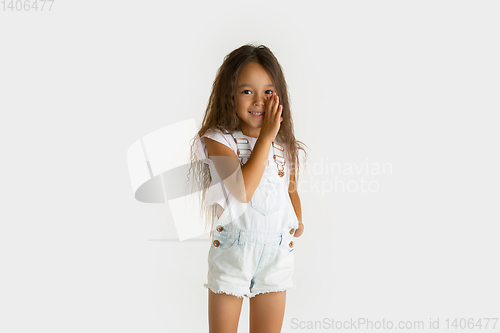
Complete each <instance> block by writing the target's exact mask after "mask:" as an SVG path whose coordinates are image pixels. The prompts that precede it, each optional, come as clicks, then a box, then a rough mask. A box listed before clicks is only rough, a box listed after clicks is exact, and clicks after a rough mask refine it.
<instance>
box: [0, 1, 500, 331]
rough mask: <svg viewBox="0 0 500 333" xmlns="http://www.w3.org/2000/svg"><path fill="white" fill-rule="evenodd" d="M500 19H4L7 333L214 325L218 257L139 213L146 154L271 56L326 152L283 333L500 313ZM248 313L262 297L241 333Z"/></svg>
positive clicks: (92, 10)
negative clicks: (133, 166)
mask: <svg viewBox="0 0 500 333" xmlns="http://www.w3.org/2000/svg"><path fill="white" fill-rule="evenodd" d="M31 2H33V1H31ZM7 4H8V3H7ZM7 4H6V6H7ZM2 5H3V4H2ZM47 6H48V5H47ZM499 10H500V4H499V3H498V2H496V1H308V2H297V3H296V4H295V3H294V4H292V2H285V1H272V2H268V1H262V2H260V1H251V2H234V1H225V2H223V1H198V2H184V3H182V2H180V1H175V2H164V1H141V2H139V1H109V0H108V1H65V2H63V1H55V2H54V3H53V5H52V8H51V10H50V11H48V10H45V11H40V10H39V11H37V12H35V11H33V10H19V11H17V10H13V11H12V10H11V9H9V8H3V7H2V10H1V11H0V42H1V44H0V45H1V46H0V47H1V52H0V94H1V95H0V110H1V115H2V121H1V122H0V135H1V144H2V164H1V167H2V173H1V184H2V191H1V193H2V203H3V204H2V209H1V210H0V211H1V213H0V214H1V216H0V219H1V227H0V228H1V229H0V272H1V273H0V316H1V318H0V331H1V332H9V333H11V332H41V331H43V332H173V331H175V332H208V319H207V317H208V315H207V290H206V289H205V288H204V287H203V283H204V282H205V279H206V273H207V266H208V265H207V263H206V260H207V251H208V248H209V242H208V241H198V242H175V241H165V240H166V239H171V238H175V237H176V231H175V229H174V224H173V223H172V220H171V218H170V217H169V215H168V211H167V212H165V211H163V212H162V213H160V211H161V208H160V207H159V206H160V205H155V204H144V203H140V202H138V201H136V200H135V199H134V196H133V193H132V190H131V185H130V180H129V175H128V169H127V160H126V152H127V149H128V147H129V146H130V145H131V144H132V143H133V142H135V141H136V140H138V139H140V138H141V137H143V136H144V135H146V134H148V133H151V132H153V131H155V130H157V129H159V128H162V127H164V126H167V125H169V124H173V123H175V122H178V121H182V120H185V119H189V118H195V120H196V121H197V124H198V125H199V124H201V120H202V116H203V112H204V110H205V107H206V103H207V101H208V97H209V94H210V89H211V85H212V82H213V79H214V78H215V73H216V71H217V69H218V67H219V66H220V64H221V63H222V60H223V58H224V56H225V55H226V54H228V53H229V52H230V51H232V50H233V49H235V48H237V47H239V46H241V45H243V44H245V43H251V42H253V43H256V44H265V45H267V46H268V47H270V48H271V50H272V51H273V52H274V53H275V55H276V56H277V58H278V60H279V61H280V63H281V65H282V67H283V68H284V71H285V76H286V79H287V81H288V84H289V93H290V96H291V103H292V112H293V117H294V123H295V129H296V136H297V138H298V139H299V140H301V141H303V142H304V143H306V144H307V145H308V147H309V150H308V160H307V164H308V167H307V168H304V170H303V174H302V175H301V177H302V180H303V181H302V182H301V184H300V186H301V187H300V188H299V190H300V191H299V193H300V195H301V200H302V210H303V222H304V225H305V232H304V234H303V236H302V237H300V238H297V242H296V244H297V245H296V246H297V248H296V252H295V253H296V255H295V258H296V268H295V273H294V279H295V283H296V284H297V289H295V290H291V291H289V292H288V293H287V308H286V314H285V319H284V323H283V332H295V331H300V332H309V331H314V332H317V331H328V330H329V329H327V328H326V326H323V327H321V329H319V328H318V326H316V329H312V328H311V326H308V325H311V322H312V321H321V322H322V323H324V322H326V321H325V319H331V318H333V319H335V320H351V319H353V320H356V319H357V318H366V319H368V320H371V321H374V322H375V321H380V322H381V321H382V320H385V321H392V322H393V323H394V325H396V324H397V323H398V321H399V320H405V321H410V322H412V323H413V322H415V321H422V322H423V324H424V325H425V326H424V327H425V328H429V320H430V319H432V320H436V319H440V326H439V329H434V330H435V331H443V332H445V331H448V329H447V326H446V319H449V320H452V319H454V318H458V319H460V318H466V319H469V318H472V319H475V320H477V319H479V318H488V317H489V318H498V317H500V304H499V303H498V299H499V298H500V287H499V284H498V281H499V280H500V276H499V275H500V274H499V273H500V272H499V266H498V253H500V252H499V248H500V244H499V242H498V239H499V230H500V228H499V225H498V224H499V222H500V219H499V217H500V213H499V211H498V203H499V199H500V198H499V197H500V195H499V192H498V188H499V185H500V176H499V172H498V170H499V167H500V159H499V155H498V151H499V150H498V143H499V142H500V135H499V131H498V117H495V116H496V114H497V113H498V112H499V106H500V102H499V98H498V92H499V88H500V81H499V80H498V78H499V77H500V66H499V62H498V59H500V49H499V44H498V40H499V38H500V21H499V20H498V14H499ZM170 144H175V143H172V142H166V143H165V145H170ZM337 166H341V168H340V169H339V168H337ZM387 166H388V168H386V167H387ZM378 167H384V168H385V169H381V170H379V172H377V168H378ZM350 168H352V170H353V173H352V174H350V172H349V170H350ZM331 171H333V172H331ZM343 186H346V187H343ZM363 186H365V187H363ZM363 189H364V190H363ZM162 240H163V241H162ZM248 310H249V308H248V300H247V299H246V300H245V301H244V307H243V310H242V315H241V318H240V329H241V332H247V331H248V329H247V328H248ZM483 324H484V322H483ZM316 325H317V324H316ZM491 325H492V323H491V322H490V327H489V328H488V330H487V331H490V330H491ZM499 326H500V323H497V326H496V330H498V328H499ZM301 327H302V328H301ZM307 327H309V329H308V328H307ZM449 328H450V331H451V328H452V327H449ZM483 329H484V327H483ZM357 330H358V331H366V330H364V329H359V328H358V329H357ZM408 331H411V330H410V329H408Z"/></svg>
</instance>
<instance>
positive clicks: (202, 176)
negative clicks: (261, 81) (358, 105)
mask: <svg viewBox="0 0 500 333" xmlns="http://www.w3.org/2000/svg"><path fill="white" fill-rule="evenodd" d="M249 62H255V63H258V64H260V65H261V66H262V67H264V69H265V70H266V72H267V74H268V75H269V77H270V78H271V80H272V82H273V85H274V87H275V88H276V94H277V95H278V96H279V99H280V104H281V105H283V110H282V113H281V116H282V117H283V121H282V122H281V125H280V129H279V131H278V136H280V138H281V143H284V144H286V147H288V149H286V153H287V157H288V161H289V163H290V172H291V173H295V176H296V180H297V181H298V175H299V149H300V150H302V151H303V152H304V154H305V156H307V153H306V151H305V149H304V148H303V146H304V145H305V144H304V143H303V142H301V141H298V140H296V139H295V135H294V132H293V121H292V114H291V111H290V104H289V102H288V100H289V96H288V89H287V84H286V81H285V76H284V75H283V70H282V69H281V66H280V64H279V62H278V60H277V59H276V57H275V56H274V54H273V53H272V52H271V50H270V49H269V48H268V47H266V46H264V45H259V46H254V45H251V44H247V45H243V46H241V47H239V48H238V49H236V50H234V51H232V52H231V53H229V54H228V55H227V56H226V57H225V58H224V61H223V63H222V65H221V66H220V68H219V70H218V71H217V75H216V77H215V80H214V83H213V86H212V93H211V94H210V98H209V100H208V104H207V109H206V111H205V115H204V117H203V122H202V125H201V128H200V130H199V131H198V133H197V135H196V136H195V137H194V138H193V139H192V140H191V142H192V143H191V166H190V169H189V170H190V172H191V170H193V174H194V184H196V187H197V189H198V190H199V193H200V194H201V198H200V199H201V203H202V204H203V202H205V197H206V192H207V189H208V188H209V187H210V184H211V181H212V178H211V175H210V168H209V166H208V164H206V163H204V162H202V161H200V160H199V159H198V157H197V156H196V154H195V149H196V148H195V147H196V144H197V142H198V140H199V139H200V138H201V137H202V136H203V135H204V134H205V132H206V131H207V130H209V129H219V130H220V131H222V132H223V133H226V134H229V133H232V132H233V131H235V130H239V129H240V128H239V124H240V118H239V117H238V115H237V114H236V108H235V101H234V96H235V93H236V82H237V80H238V76H239V74H240V71H241V70H242V69H243V67H245V65H246V64H248V63H249ZM305 146H307V145H305ZM188 177H189V176H188ZM202 208H203V209H202V212H204V213H205V214H204V215H206V214H207V213H208V215H209V219H208V222H207V223H206V226H207V227H208V229H207V230H211V229H212V226H213V221H214V218H215V216H216V211H217V210H216V208H217V207H216V205H215V204H214V205H212V206H209V207H207V208H204V207H202Z"/></svg>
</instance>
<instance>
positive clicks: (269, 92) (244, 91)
mask: <svg viewBox="0 0 500 333" xmlns="http://www.w3.org/2000/svg"><path fill="white" fill-rule="evenodd" d="M247 91H248V92H250V90H248V89H247V90H243V91H242V93H244V94H246V92H247ZM266 92H267V94H268V95H269V94H272V93H273V91H272V90H266ZM246 95H248V94H246Z"/></svg>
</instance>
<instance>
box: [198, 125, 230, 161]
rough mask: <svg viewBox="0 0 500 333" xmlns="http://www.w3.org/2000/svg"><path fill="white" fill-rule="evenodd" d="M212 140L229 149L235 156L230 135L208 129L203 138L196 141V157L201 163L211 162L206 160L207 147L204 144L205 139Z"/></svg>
mask: <svg viewBox="0 0 500 333" xmlns="http://www.w3.org/2000/svg"><path fill="white" fill-rule="evenodd" d="M206 137H207V138H209V139H212V140H214V141H217V142H220V143H222V144H223V145H225V146H226V147H229V148H231V149H232V150H233V151H234V152H235V154H236V143H235V142H234V141H232V140H231V137H232V135H231V134H224V133H222V132H221V131H220V130H218V129H209V130H207V131H206V132H205V134H203V136H202V137H201V138H200V139H199V140H198V142H197V146H196V151H195V152H196V156H198V158H199V159H200V160H202V161H203V162H205V163H207V164H209V163H210V162H211V160H210V159H209V158H208V151H207V146H206V144H205V138H206Z"/></svg>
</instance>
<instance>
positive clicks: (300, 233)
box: [293, 221, 304, 237]
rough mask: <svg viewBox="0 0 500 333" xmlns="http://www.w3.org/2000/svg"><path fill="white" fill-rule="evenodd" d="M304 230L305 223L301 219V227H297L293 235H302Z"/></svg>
mask: <svg viewBox="0 0 500 333" xmlns="http://www.w3.org/2000/svg"><path fill="white" fill-rule="evenodd" d="M303 232H304V224H303V223H302V222H300V221H299V227H298V228H297V230H295V234H294V235H293V237H300V235H302V233H303Z"/></svg>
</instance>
